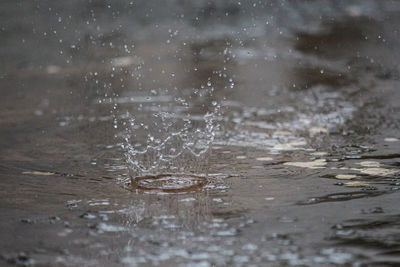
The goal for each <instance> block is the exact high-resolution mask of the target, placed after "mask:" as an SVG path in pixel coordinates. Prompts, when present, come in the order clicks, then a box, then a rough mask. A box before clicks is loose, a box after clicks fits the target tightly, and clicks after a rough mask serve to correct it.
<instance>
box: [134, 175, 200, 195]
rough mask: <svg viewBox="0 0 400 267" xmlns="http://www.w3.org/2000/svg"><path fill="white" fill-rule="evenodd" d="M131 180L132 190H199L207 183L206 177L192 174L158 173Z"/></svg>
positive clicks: (171, 191) (168, 191)
mask: <svg viewBox="0 0 400 267" xmlns="http://www.w3.org/2000/svg"><path fill="white" fill-rule="evenodd" d="M131 182H132V184H131V189H132V190H143V191H153V192H167V193H174V192H188V191H195V190H199V189H201V188H203V187H204V186H205V185H206V184H207V178H206V177H203V176H196V175H192V174H159V175H147V176H140V177H135V178H132V179H131Z"/></svg>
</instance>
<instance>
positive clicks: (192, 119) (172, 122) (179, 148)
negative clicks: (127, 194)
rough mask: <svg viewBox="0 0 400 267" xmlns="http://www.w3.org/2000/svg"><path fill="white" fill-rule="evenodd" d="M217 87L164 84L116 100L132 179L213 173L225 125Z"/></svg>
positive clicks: (122, 143) (123, 147)
mask: <svg viewBox="0 0 400 267" xmlns="http://www.w3.org/2000/svg"><path fill="white" fill-rule="evenodd" d="M213 90H214V89H213V88H212V87H205V88H201V89H193V88H192V89H178V88H174V89H173V90H169V89H168V88H159V89H156V90H155V89H153V90H150V91H147V92H140V93H142V95H134V96H130V97H124V98H115V99H114V102H115V103H119V104H117V110H118V112H117V113H116V116H115V117H116V119H115V128H117V129H120V132H119V134H118V135H117V137H118V138H121V139H122V140H123V141H122V142H121V147H122V149H123V151H124V155H125V159H126V163H127V165H128V169H129V176H130V177H142V178H143V177H146V176H147V177H149V176H153V177H155V176H156V175H160V174H166V173H169V174H177V173H179V174H182V173H187V174H204V173H207V164H208V158H209V155H208V154H209V153H210V151H211V145H212V143H213V141H214V139H215V136H216V133H217V130H218V128H219V123H218V116H219V114H220V105H219V104H218V103H217V102H216V101H215V100H213V97H212V95H213V94H212V93H213ZM127 99H129V101H127ZM121 129H122V130H121ZM174 177H175V178H176V177H178V178H179V177H181V176H174ZM188 177H189V178H190V177H192V176H186V178H188ZM170 178H171V177H170ZM186 178H185V179H186ZM178 180H179V179H172V178H171V179H170V181H169V182H171V181H178ZM141 181H142V180H141ZM161 184H163V183H161ZM177 186H178V185H177ZM178 187H179V186H178Z"/></svg>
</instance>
